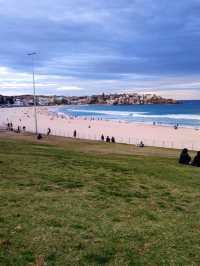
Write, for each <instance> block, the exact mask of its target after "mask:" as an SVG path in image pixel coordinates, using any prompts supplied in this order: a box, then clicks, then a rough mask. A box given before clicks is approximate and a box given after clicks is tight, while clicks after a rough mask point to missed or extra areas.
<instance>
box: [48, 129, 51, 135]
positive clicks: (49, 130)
mask: <svg viewBox="0 0 200 266" xmlns="http://www.w3.org/2000/svg"><path fill="white" fill-rule="evenodd" d="M50 133H51V129H50V128H48V129H47V136H49V135H50Z"/></svg>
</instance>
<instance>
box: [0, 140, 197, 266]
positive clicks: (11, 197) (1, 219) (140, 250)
mask: <svg viewBox="0 0 200 266" xmlns="http://www.w3.org/2000/svg"><path fill="white" fill-rule="evenodd" d="M55 143H56V140H55ZM129 147H130V146H128V145H117V144H116V145H115V144H110V145H109V144H108V145H106V144H101V143H95V142H94V143H93V142H91V143H89V142H79V141H72V140H68V141H67V140H66V141H63V142H62V143H61V144H58V143H57V144H56V145H52V144H50V143H48V141H46V140H44V141H42V142H41V143H40V142H34V141H33V140H30V139H24V140H23V139H16V140H15V139H6V138H2V139H0V265H5V266H7V265H13V266H18V265H19V266H23V265H24V266H27V265H52V266H53V265H59V266H62V265H123V266H124V265H137V266H139V265H187V266H188V265H200V235H199V232H200V204H199V201H200V169H198V168H193V167H191V166H181V165H179V164H178V163H177V158H176V155H177V154H178V152H177V151H170V150H166V151H164V150H161V149H159V150H156V149H154V150H152V149H151V150H150V149H149V148H147V149H144V150H142V152H143V153H145V155H147V156H143V155H142V154H140V155H138V153H139V152H140V151H138V150H137V149H135V148H133V150H130V149H132V148H129ZM118 150H119V153H118V152H117V151H118ZM134 151H135V152H134ZM39 260H41V263H39V262H38V263H37V262H36V261H39Z"/></svg>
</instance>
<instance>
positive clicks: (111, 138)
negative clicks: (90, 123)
mask: <svg viewBox="0 0 200 266" xmlns="http://www.w3.org/2000/svg"><path fill="white" fill-rule="evenodd" d="M101 141H106V142H107V143H110V142H112V143H115V138H114V137H113V136H112V137H109V136H107V137H104V135H103V134H102V135H101Z"/></svg>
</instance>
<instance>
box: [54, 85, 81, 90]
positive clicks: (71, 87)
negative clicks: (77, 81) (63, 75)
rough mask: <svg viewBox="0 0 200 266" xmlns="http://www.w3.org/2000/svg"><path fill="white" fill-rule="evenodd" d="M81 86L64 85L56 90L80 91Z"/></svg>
mask: <svg viewBox="0 0 200 266" xmlns="http://www.w3.org/2000/svg"><path fill="white" fill-rule="evenodd" d="M82 90H84V89H83V88H80V87H77V86H65V87H60V88H57V91H82Z"/></svg>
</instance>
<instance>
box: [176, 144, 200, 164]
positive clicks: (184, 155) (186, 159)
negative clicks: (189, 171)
mask: <svg viewBox="0 0 200 266" xmlns="http://www.w3.org/2000/svg"><path fill="white" fill-rule="evenodd" d="M179 163H180V164H187V165H192V166H196V167H200V151H198V152H197V154H196V156H195V157H194V159H193V160H192V158H191V156H190V155H189V153H188V149H186V148H185V149H183V150H182V152H181V154H180V158H179Z"/></svg>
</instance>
